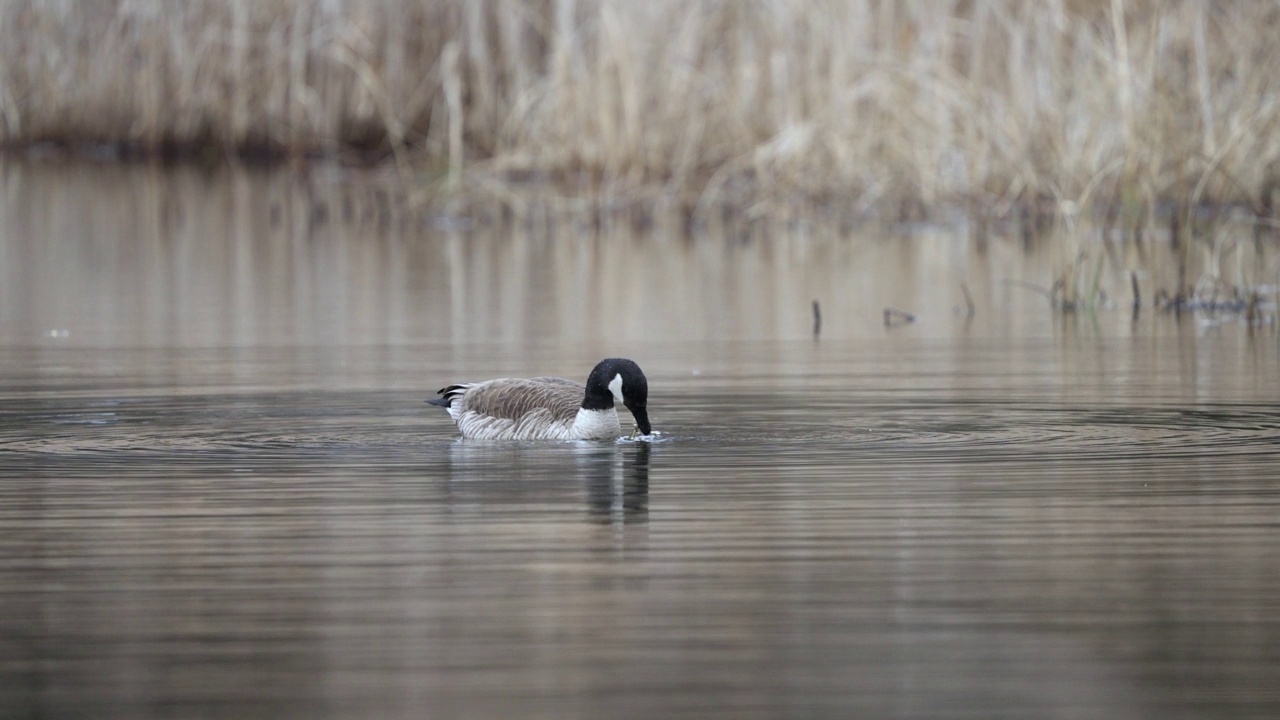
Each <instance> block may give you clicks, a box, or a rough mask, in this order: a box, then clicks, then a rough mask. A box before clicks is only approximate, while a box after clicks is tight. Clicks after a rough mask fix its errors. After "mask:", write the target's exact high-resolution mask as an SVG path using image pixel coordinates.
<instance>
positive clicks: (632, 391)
mask: <svg viewBox="0 0 1280 720" xmlns="http://www.w3.org/2000/svg"><path fill="white" fill-rule="evenodd" d="M615 401H620V402H621V403H622V404H623V405H625V406H626V407H627V409H628V410H630V411H631V414H632V415H634V416H635V418H636V425H637V426H639V427H640V432H641V433H644V434H645V435H648V434H650V432H652V428H650V426H649V411H648V409H647V405H648V402H649V381H648V379H647V378H645V376H644V371H642V370H641V369H640V366H639V365H637V364H636V363H635V361H633V360H628V359H626V358H605V359H604V360H601V361H600V362H598V363H596V366H595V368H593V369H592V370H591V374H590V375H588V376H587V395H586V397H585V398H584V399H583V401H582V407H584V408H586V409H587V410H607V409H609V408H611V407H613V404H614V402H615Z"/></svg>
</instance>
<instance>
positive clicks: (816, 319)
mask: <svg viewBox="0 0 1280 720" xmlns="http://www.w3.org/2000/svg"><path fill="white" fill-rule="evenodd" d="M820 332H822V308H820V307H818V301H817V300H814V301H813V336H814V337H818V333H820Z"/></svg>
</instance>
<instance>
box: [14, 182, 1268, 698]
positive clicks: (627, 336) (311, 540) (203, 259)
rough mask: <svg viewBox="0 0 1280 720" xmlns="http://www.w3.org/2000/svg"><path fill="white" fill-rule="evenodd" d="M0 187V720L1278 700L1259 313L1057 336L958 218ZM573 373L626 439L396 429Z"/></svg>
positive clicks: (256, 190) (1062, 328)
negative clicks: (726, 215)
mask: <svg viewBox="0 0 1280 720" xmlns="http://www.w3.org/2000/svg"><path fill="white" fill-rule="evenodd" d="M5 172H6V174H5V175H4V177H5V178H6V180H5V186H4V201H3V204H2V205H0V262H3V265H2V266H0V267H2V268H3V269H2V270H0V279H2V280H3V283H4V284H3V286H2V287H0V302H2V304H0V710H2V712H0V715H3V716H5V717H67V716H93V717H121V718H125V717H127V718H141V717H157V718H169V717H174V718H176V717H227V718H231V717H235V718H243V717H273V718H284V717H299V718H302V717H308V718H310V717H353V716H356V717H371V718H372V717H387V718H394V717H423V716H429V717H433V718H434V717H546V718H569V717H583V718H596V717H635V718H649V717H700V718H701V717H733V718H752V717H759V718H775V717H850V716H867V717H902V718H916V717H967V718H1025V717H1045V718H1094V717H1096V718H1146V717H1149V718H1199V717H1208V716H1213V717H1239V718H1245V717H1257V718H1265V717H1274V716H1276V715H1277V714H1280V693H1277V691H1276V689H1275V688H1276V682H1275V680H1276V678H1277V676H1280V651H1277V649H1276V648H1277V647H1280V642H1278V641H1280V621H1278V620H1277V619H1276V618H1277V615H1278V611H1280V601H1277V599H1276V598H1277V597H1280V532H1278V531H1280V520H1278V519H1277V518H1280V512H1278V510H1280V508H1278V507H1277V505H1280V491H1278V490H1277V484H1276V469H1277V468H1278V467H1280V450H1277V447H1278V446H1277V440H1278V439H1280V411H1278V408H1280V405H1278V404H1277V401H1280V390H1278V389H1277V384H1276V383H1275V378H1277V377H1280V352H1278V342H1277V338H1276V334H1275V331H1274V329H1271V328H1268V327H1252V326H1249V325H1247V324H1245V323H1244V322H1243V321H1242V320H1241V319H1240V318H1231V317H1219V318H1213V319H1207V318H1203V317H1201V318H1197V317H1191V316H1184V317H1182V318H1180V319H1175V318H1172V317H1169V316H1164V315H1159V314H1155V313H1152V312H1149V311H1148V312H1145V313H1142V314H1140V316H1139V317H1138V318H1137V319H1136V320H1135V319H1134V318H1133V317H1132V315H1131V314H1130V313H1129V312H1128V310H1127V308H1115V309H1104V310H1103V311H1102V312H1100V313H1098V314H1096V315H1094V316H1068V317H1062V316H1055V315H1054V314H1053V313H1052V312H1050V310H1049V309H1048V307H1047V304H1046V303H1045V302H1044V301H1043V299H1042V298H1040V297H1038V296H1036V295H1035V294H1034V293H1026V292H1019V291H1016V290H1011V289H1010V288H1009V287H1008V286H1007V285H1005V284H1004V283H1003V281H1004V280H1005V279H1010V278H1014V279H1028V278H1030V279H1032V280H1036V281H1043V278H1044V277H1046V276H1047V273H1048V272H1049V270H1050V269H1051V268H1052V267H1053V263H1054V258H1053V255H1052V253H1049V252H1047V251H1038V250H1036V249H1034V248H1032V249H1030V250H1028V249H1027V248H1025V247H1023V246H1021V245H1020V244H1019V243H1016V242H1011V241H993V242H991V243H990V244H988V245H987V246H986V247H985V248H977V247H974V246H973V245H972V244H970V243H969V242H968V238H967V237H966V233H965V232H964V231H963V230H952V231H948V230H945V229H934V230H931V231H928V232H924V233H904V232H894V231H893V229H892V228H890V229H889V230H887V231H886V230H885V229H883V228H879V229H866V228H863V229H854V230H848V229H845V230H840V229H822V228H819V227H817V226H808V225H804V224H801V225H800V226H798V227H796V228H792V229H791V230H786V229H785V228H783V229H782V230H779V229H777V228H773V229H770V230H768V232H766V231H764V230H760V231H757V233H756V235H754V236H751V235H749V236H748V237H746V238H745V239H744V238H743V237H741V236H739V235H732V236H724V235H715V234H708V235H705V236H699V237H693V238H690V237H685V236H683V235H681V234H680V233H679V232H677V231H676V230H673V229H671V228H669V227H667V226H665V225H663V224H661V223H658V224H656V225H654V226H650V227H647V228H643V227H640V228H637V227H625V228H617V229H606V230H600V229H599V228H596V229H595V230H592V229H591V227H590V225H589V224H587V225H582V226H569V227H560V228H559V229H556V230H554V231H552V230H549V229H547V228H546V227H543V226H541V225H537V224H536V223H527V224H520V223H516V225H515V227H512V226H508V225H498V226H487V225H479V224H477V225H473V226H469V227H468V226H460V225H459V222H458V220H457V219H456V218H445V217H441V218H437V220H435V221H420V220H410V219H409V217H410V216H409V215H408V214H407V213H406V214H401V213H400V212H399V211H397V210H396V209H394V208H392V209H390V210H384V211H382V212H381V213H380V212H377V211H375V210H367V208H369V207H374V208H375V209H376V207H377V206H378V204H379V203H380V202H382V201H381V200H378V199H377V198H378V195H377V193H376V192H373V191H371V190H368V189H367V186H364V185H360V184H354V185H350V186H349V185H345V184H343V183H342V182H338V181H333V182H331V183H327V184H326V183H325V182H322V181H321V180H317V179H316V178H315V177H312V176H306V177H305V178H299V177H296V176H290V175H252V174H248V175H246V174H239V173H236V174H214V175H212V176H208V175H200V174H195V173H190V172H175V173H170V172H161V171H157V170H148V169H134V170H131V171H128V172H125V173H123V174H120V173H119V171H113V170H109V169H106V168H74V167H73V168H61V167H43V168H42V167H40V166H35V167H31V166H22V167H20V168H16V169H15V168H12V167H10V168H8V169H6V171H5ZM371 198H372V199H371ZM344 208H345V209H344ZM463 225H465V224H463ZM531 227H533V228H534V229H530V228H531ZM537 228H542V229H537ZM860 233H861V234H860ZM886 233H887V234H886ZM962 281H963V282H966V283H968V284H969V286H970V287H971V288H972V289H973V291H974V294H975V296H977V297H976V299H977V304H978V313H977V315H976V316H975V317H974V318H973V319H972V320H966V318H965V313H964V312H962V311H961V310H960V309H959V306H960V305H962V304H963V300H962V298H961V295H960V293H959V290H958V288H959V283H960V282H962ZM1045 284H1048V283H1047V282H1045ZM813 299H819V300H820V301H821V303H822V307H823V310H824V313H823V330H822V333H821V335H820V336H819V337H817V338H814V337H813V336H812V328H811V322H812V318H811V315H810V302H811V301H812V300H813ZM886 305H895V306H901V307H905V308H907V309H910V310H912V311H915V312H918V313H919V314H920V316H921V319H920V321H919V322H917V323H915V324H913V325H908V326H903V327H895V328H889V329H886V328H885V327H884V326H883V323H882V319H881V316H880V313H881V310H882V309H883V307H884V306H886ZM613 354H619V355H627V356H630V357H633V358H635V359H636V360H637V361H639V362H640V363H641V365H642V366H643V367H644V368H645V370H646V372H647V373H648V375H649V379H650V386H651V389H652V395H651V399H650V416H651V418H652V420H653V422H654V425H655V427H656V428H658V429H660V430H662V431H663V433H664V435H663V437H662V440H661V441H660V442H653V443H643V442H640V443H634V442H618V443H612V442H602V443H525V444H513V443H483V442H468V441H461V440H458V439H457V438H456V433H455V431H454V429H453V428H452V426H451V424H450V423H449V421H448V419H447V417H446V416H445V415H444V413H442V412H440V411H439V409H437V408H432V407H429V406H426V405H425V404H424V403H423V400H425V399H426V398H427V397H429V396H430V395H431V391H433V390H435V389H436V388H438V387H440V386H442V385H444V384H446V383H448V382H453V381H458V380H467V379H480V378H485V377H492V376H498V375H506V374H547V373H554V374H563V375H567V376H570V377H575V378H579V379H580V378H581V377H582V376H585V374H586V372H587V370H588V369H589V368H590V367H591V365H592V364H593V363H594V362H595V361H596V360H598V359H599V358H600V357H603V356H605V355H613Z"/></svg>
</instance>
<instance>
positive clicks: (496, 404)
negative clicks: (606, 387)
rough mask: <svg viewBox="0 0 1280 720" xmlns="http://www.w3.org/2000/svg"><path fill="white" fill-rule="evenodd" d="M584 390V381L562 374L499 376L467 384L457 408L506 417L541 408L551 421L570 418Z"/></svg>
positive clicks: (518, 417) (518, 416)
mask: <svg viewBox="0 0 1280 720" xmlns="http://www.w3.org/2000/svg"><path fill="white" fill-rule="evenodd" d="M586 390H587V389H586V386H585V385H583V384H581V383H576V382H574V381H572V380H566V379H564V378H554V377H537V378H501V379H498V380H489V381H487V382H482V383H476V384H475V385H472V386H470V387H468V388H467V389H466V393H465V394H463V395H462V397H461V400H462V403H463V406H462V408H460V410H461V411H462V412H473V413H478V414H480V415H484V416H487V417H492V418H501V419H507V420H519V419H520V418H522V417H524V416H525V415H528V414H529V413H533V412H539V411H542V412H547V413H549V414H550V417H551V420H553V421H556V422H564V421H568V422H572V421H573V418H574V417H575V416H576V415H577V414H578V408H579V407H580V406H581V405H582V397H583V395H585V394H586Z"/></svg>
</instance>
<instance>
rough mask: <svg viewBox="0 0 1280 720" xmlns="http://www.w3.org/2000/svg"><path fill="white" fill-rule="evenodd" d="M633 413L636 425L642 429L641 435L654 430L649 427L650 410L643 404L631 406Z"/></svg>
mask: <svg viewBox="0 0 1280 720" xmlns="http://www.w3.org/2000/svg"><path fill="white" fill-rule="evenodd" d="M631 414H632V415H634V416H635V418H636V426H637V427H638V428H639V429H640V434H641V435H648V434H650V433H652V432H653V428H651V427H649V411H648V410H647V409H645V407H644V406H643V405H640V406H638V407H633V408H631Z"/></svg>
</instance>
